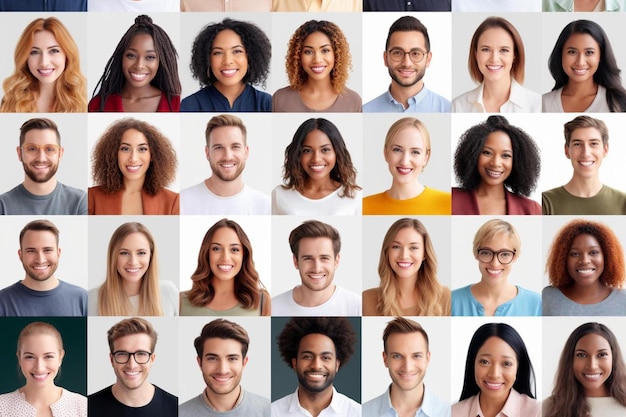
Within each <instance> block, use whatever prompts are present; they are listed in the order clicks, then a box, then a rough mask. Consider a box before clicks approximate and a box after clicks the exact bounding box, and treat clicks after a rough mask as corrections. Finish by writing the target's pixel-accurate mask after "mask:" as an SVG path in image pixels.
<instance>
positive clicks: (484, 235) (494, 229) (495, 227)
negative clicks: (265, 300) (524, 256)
mask: <svg viewBox="0 0 626 417" xmlns="http://www.w3.org/2000/svg"><path fill="white" fill-rule="evenodd" d="M496 236H506V237H507V238H508V239H509V242H510V243H511V245H512V246H513V247H512V248H511V249H513V250H514V251H515V257H516V258H517V257H518V256H520V254H521V253H522V240H521V239H520V237H519V233H517V229H515V227H513V225H512V224H511V223H509V222H506V221H504V220H500V219H491V220H489V221H488V222H485V223H484V224H483V225H482V226H480V228H479V229H478V230H477V231H476V234H475V235H474V243H473V248H474V256H476V254H477V253H478V249H480V248H482V247H483V246H484V245H485V243H486V242H488V241H490V240H491V239H493V238H494V237H496Z"/></svg>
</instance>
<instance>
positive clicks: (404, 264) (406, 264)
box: [396, 262, 413, 269]
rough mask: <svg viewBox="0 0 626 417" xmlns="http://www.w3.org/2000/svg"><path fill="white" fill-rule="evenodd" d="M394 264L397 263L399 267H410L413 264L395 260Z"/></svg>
mask: <svg viewBox="0 0 626 417" xmlns="http://www.w3.org/2000/svg"><path fill="white" fill-rule="evenodd" d="M396 265H398V266H399V267H400V268H404V269H406V268H410V267H412V266H413V262H396Z"/></svg>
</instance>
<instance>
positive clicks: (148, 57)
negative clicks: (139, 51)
mask: <svg viewBox="0 0 626 417" xmlns="http://www.w3.org/2000/svg"><path fill="white" fill-rule="evenodd" d="M156 59H157V57H156V55H148V56H146V60H148V61H156Z"/></svg>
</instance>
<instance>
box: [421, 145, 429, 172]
mask: <svg viewBox="0 0 626 417" xmlns="http://www.w3.org/2000/svg"><path fill="white" fill-rule="evenodd" d="M428 161H430V149H428V150H427V151H426V155H424V168H426V165H428ZM423 170H424V169H423V168H422V171H423Z"/></svg>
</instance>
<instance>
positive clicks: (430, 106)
mask: <svg viewBox="0 0 626 417" xmlns="http://www.w3.org/2000/svg"><path fill="white" fill-rule="evenodd" d="M431 58H432V52H431V51H430V38H429V37H428V30H427V29H426V26H424V24H422V22H420V21H419V20H418V19H416V18H415V17H413V16H403V17H401V18H399V19H398V20H396V21H395V22H393V24H392V25H391V27H390V28H389V34H388V35H387V42H386V43H385V51H384V52H383V60H384V62H385V66H386V67H387V69H388V70H389V76H390V77H391V85H390V86H389V90H387V91H386V92H384V93H383V94H381V95H380V96H378V97H376V98H375V99H374V100H372V101H370V102H369V103H366V104H365V105H363V112H368V113H372V112H389V113H392V112H396V113H402V112H411V113H429V112H449V111H450V101H449V100H447V99H445V98H443V97H441V96H440V95H438V94H435V93H433V92H432V91H430V90H429V89H427V88H426V86H425V84H424V79H423V78H424V75H425V74H426V68H428V66H429V65H430V60H431Z"/></svg>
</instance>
